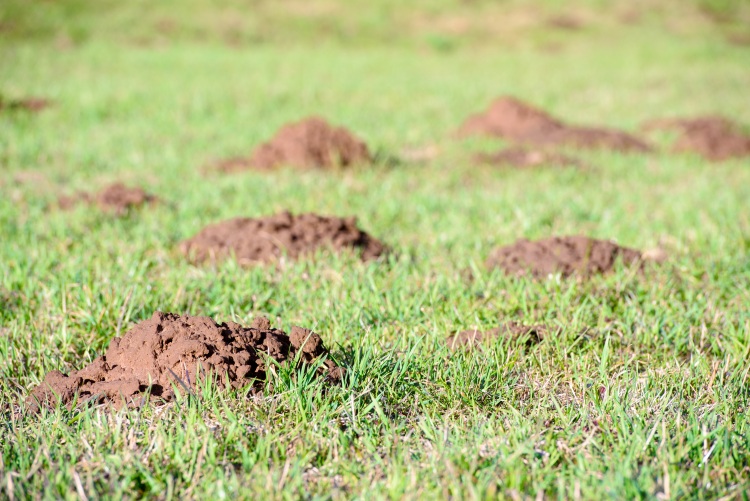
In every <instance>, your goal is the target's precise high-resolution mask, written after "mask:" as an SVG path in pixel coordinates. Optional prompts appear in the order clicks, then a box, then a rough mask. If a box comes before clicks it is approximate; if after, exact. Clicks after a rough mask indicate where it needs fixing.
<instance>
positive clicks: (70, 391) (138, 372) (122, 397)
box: [26, 312, 343, 412]
mask: <svg viewBox="0 0 750 501" xmlns="http://www.w3.org/2000/svg"><path fill="white" fill-rule="evenodd" d="M299 352H301V356H300V357H299V358H296V357H297V354H298V353H299ZM325 354H327V350H326V348H325V346H323V342H322V340H321V339H320V336H318V335H317V334H315V333H314V332H312V331H310V330H308V329H303V328H301V327H294V328H292V332H291V334H290V335H289V336H287V334H286V333H285V332H283V331H281V330H279V329H273V328H271V325H270V322H269V321H268V319H266V318H257V319H255V320H254V321H253V323H252V325H251V326H250V327H243V326H241V325H239V324H236V323H234V322H226V323H216V322H215V321H214V320H212V319H211V318H209V317H193V316H188V315H182V316H181V315H177V314H174V313H162V312H156V313H154V315H153V316H152V317H151V318H150V319H149V320H145V321H143V322H140V323H138V324H136V325H135V326H134V327H133V328H132V329H130V330H129V331H128V332H127V333H126V334H125V335H124V336H123V337H122V338H119V337H116V338H114V339H113V340H112V342H111V343H110V345H109V348H108V349H107V352H106V353H105V354H104V355H102V356H100V357H98V358H97V359H95V360H94V361H93V362H92V363H91V364H89V365H88V366H86V367H84V368H83V369H81V370H79V371H74V372H71V373H70V374H69V375H65V374H63V373H62V372H60V371H52V372H50V373H48V374H47V375H46V376H45V378H44V381H43V382H42V383H41V384H40V385H39V386H37V387H36V388H34V390H33V391H32V392H31V394H30V395H29V397H28V398H27V400H26V403H27V406H28V408H29V409H30V410H31V411H32V412H36V411H38V410H39V409H40V407H52V406H54V405H55V404H56V403H57V402H58V401H60V402H61V403H62V404H63V405H67V406H70V405H71V404H72V403H73V401H74V400H76V398H77V402H78V404H82V403H85V402H94V403H112V404H113V405H114V406H115V407H121V406H123V405H127V406H131V407H134V406H139V405H141V404H142V402H143V401H144V399H145V397H146V394H147V393H149V394H150V395H151V396H152V397H158V399H160V400H162V401H170V400H171V399H172V398H173V397H174V388H175V387H176V388H178V389H179V391H181V392H184V391H186V390H188V389H189V390H190V391H192V390H194V389H195V388H196V385H197V383H198V382H199V381H202V380H203V379H204V378H205V377H207V375H209V374H212V375H213V376H215V377H217V379H216V380H217V381H218V382H219V384H221V383H223V382H225V381H227V382H228V383H229V386H230V387H231V388H235V389H237V388H243V387H245V386H247V385H249V384H251V383H253V384H255V385H256V386H260V385H262V384H263V381H264V380H265V378H266V371H267V370H268V365H267V361H268V358H269V357H270V358H271V359H273V360H275V361H277V362H279V363H291V362H292V361H293V360H299V362H300V363H311V362H313V361H315V360H316V359H317V358H318V357H320V356H322V355H325ZM319 371H320V374H321V375H323V376H325V377H326V379H327V380H328V381H331V382H337V381H339V380H340V379H341V376H342V373H343V369H341V368H340V367H338V366H336V364H335V363H334V362H333V361H332V360H326V361H325V362H324V363H323V365H322V366H321V367H320V369H319Z"/></svg>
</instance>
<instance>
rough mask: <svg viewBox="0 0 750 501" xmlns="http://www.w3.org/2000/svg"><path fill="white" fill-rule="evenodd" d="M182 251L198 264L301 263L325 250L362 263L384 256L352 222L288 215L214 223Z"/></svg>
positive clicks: (382, 251) (381, 248) (327, 217)
mask: <svg viewBox="0 0 750 501" xmlns="http://www.w3.org/2000/svg"><path fill="white" fill-rule="evenodd" d="M180 247H181V250H182V251H183V252H184V253H185V254H186V255H187V256H188V257H190V258H191V259H193V260H194V261H197V262H201V261H207V260H216V259H220V258H226V257H228V256H234V257H235V258H236V259H237V261H238V262H239V263H240V264H252V263H258V262H271V261H275V260H277V259H279V258H281V257H282V256H287V257H289V258H291V259H297V258H299V257H302V256H304V255H310V254H312V253H314V252H315V251H317V250H319V249H325V248H328V249H332V250H333V251H336V252H339V251H342V250H344V249H352V250H356V251H359V253H360V256H361V258H362V260H363V261H366V260H370V259H375V258H377V257H380V256H381V255H382V254H384V253H385V252H386V248H385V246H384V245H383V244H382V243H381V242H379V241H378V240H376V239H375V238H373V237H371V236H370V235H368V234H367V233H365V232H364V231H362V230H360V229H359V228H357V225H356V219H355V218H353V217H350V218H338V217H332V216H320V215H317V214H312V213H310V214H299V215H292V214H290V213H289V212H282V213H279V214H274V215H272V216H267V217H262V218H235V219H230V220H227V221H222V222H220V223H216V224H212V225H209V226H207V227H205V228H204V229H203V230H202V231H201V232H200V233H198V234H197V235H196V236H194V237H193V238H191V239H189V240H186V241H184V242H183V243H182V244H181V246H180Z"/></svg>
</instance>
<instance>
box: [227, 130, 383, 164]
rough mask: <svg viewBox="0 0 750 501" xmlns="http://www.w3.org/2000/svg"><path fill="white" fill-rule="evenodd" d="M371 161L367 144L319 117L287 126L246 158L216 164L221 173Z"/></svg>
mask: <svg viewBox="0 0 750 501" xmlns="http://www.w3.org/2000/svg"><path fill="white" fill-rule="evenodd" d="M371 161H372V156H371V155H370V151H369V150H368V148H367V145H366V144H365V143H364V141H362V140H361V139H360V138H358V137H357V136H355V135H354V134H352V133H351V132H350V131H349V130H347V129H345V128H343V127H334V126H332V125H331V124H329V123H328V122H326V121H325V120H324V119H322V118H320V117H310V118H306V119H304V120H301V121H299V122H295V123H291V124H287V125H285V126H284V127H282V128H281V129H279V131H278V132H277V133H276V135H275V136H274V137H273V138H271V140H269V141H268V142H265V143H263V144H261V145H260V146H258V148H256V150H255V151H254V152H253V154H252V155H251V156H250V158H236V157H235V158H231V159H228V160H225V161H222V162H220V163H219V164H218V165H217V168H218V169H219V170H222V171H224V172H229V171H236V170H245V169H251V168H255V169H274V168H277V167H283V166H291V167H297V168H302V169H308V168H333V167H349V166H352V165H355V164H365V163H370V162H371Z"/></svg>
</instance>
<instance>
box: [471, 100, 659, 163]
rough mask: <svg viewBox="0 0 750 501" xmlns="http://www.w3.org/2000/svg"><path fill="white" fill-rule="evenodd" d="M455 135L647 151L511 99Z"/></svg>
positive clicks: (620, 135) (625, 137) (617, 135)
mask: <svg viewBox="0 0 750 501" xmlns="http://www.w3.org/2000/svg"><path fill="white" fill-rule="evenodd" d="M458 133H459V135H461V136H467V135H484V136H491V137H501V138H504V139H508V140H511V141H515V142H521V143H527V144H533V145H560V146H571V147H575V148H586V149H611V150H615V151H621V152H627V151H640V152H646V151H650V150H651V148H650V146H649V145H648V144H646V143H645V142H643V141H641V140H640V139H638V138H636V137H634V136H632V135H630V134H628V133H626V132H623V131H619V130H616V129H611V128H606V127H579V126H574V125H568V124H566V123H564V122H562V121H561V120H558V119H557V118H554V117H553V116H551V115H549V114H548V113H546V112H544V111H543V110H541V109H539V108H536V107H534V106H531V105H529V104H526V103H524V102H523V101H520V100H518V99H516V98H514V97H508V96H505V97H501V98H499V99H497V100H495V101H494V102H493V103H492V105H490V107H489V109H488V110H487V111H485V112H484V113H480V114H476V115H472V116H470V117H469V118H468V119H466V121H465V122H464V123H463V125H461V127H460V128H459V130H458Z"/></svg>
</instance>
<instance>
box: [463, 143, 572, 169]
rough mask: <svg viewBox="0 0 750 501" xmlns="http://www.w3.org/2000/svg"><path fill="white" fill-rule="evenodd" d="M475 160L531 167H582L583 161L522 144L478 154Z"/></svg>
mask: <svg viewBox="0 0 750 501" xmlns="http://www.w3.org/2000/svg"><path fill="white" fill-rule="evenodd" d="M475 161H476V163H478V164H482V165H497V166H508V167H515V168H518V169H531V168H536V167H567V166H570V167H582V166H583V163H582V162H581V161H580V160H578V159H577V158H573V157H571V156H568V155H563V154H561V153H555V152H551V151H547V150H542V149H529V148H526V147H524V146H512V147H510V148H506V149H504V150H502V151H499V152H497V153H491V154H479V155H477V156H476V157H475Z"/></svg>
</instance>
